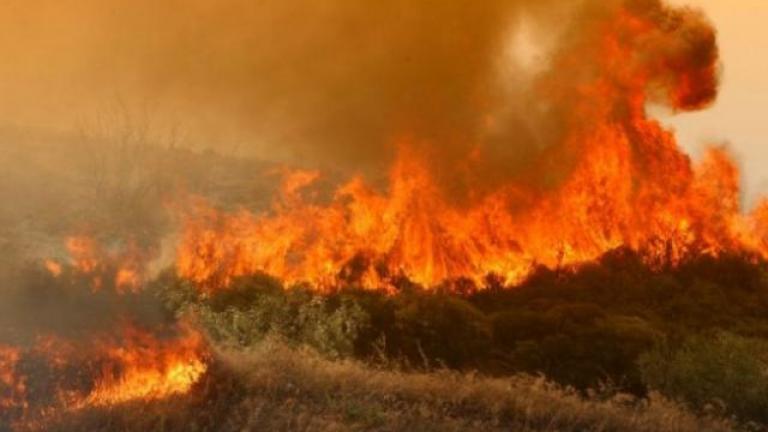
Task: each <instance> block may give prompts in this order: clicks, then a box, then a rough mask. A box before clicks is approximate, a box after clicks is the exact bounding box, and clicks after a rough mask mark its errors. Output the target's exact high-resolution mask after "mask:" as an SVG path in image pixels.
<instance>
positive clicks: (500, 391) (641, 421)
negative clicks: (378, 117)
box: [0, 339, 734, 432]
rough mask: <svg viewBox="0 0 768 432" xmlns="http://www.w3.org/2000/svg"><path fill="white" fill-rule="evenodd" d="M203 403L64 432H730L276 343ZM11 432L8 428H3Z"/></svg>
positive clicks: (134, 412)
mask: <svg viewBox="0 0 768 432" xmlns="http://www.w3.org/2000/svg"><path fill="white" fill-rule="evenodd" d="M219 358H220V364H219V365H218V367H217V370H216V371H214V372H213V373H212V374H211V375H210V376H209V377H208V378H207V379H206V380H205V381H204V382H203V383H201V384H200V386H199V387H198V388H197V389H196V390H195V394H194V395H189V396H187V397H184V398H180V399H176V400H171V401H165V402H162V403H153V404H152V403H151V404H134V405H127V406H121V407H113V408H111V409H108V410H104V409H102V410H91V411H87V412H81V413H78V414H76V415H71V416H67V418H66V419H64V420H62V421H59V422H57V423H56V424H47V425H45V427H44V429H45V430H60V431H75V430H89V431H97V430H103V431H107V430H109V431H120V430H125V431H132V430H141V431H176V430H179V431H182V430H183V431H251V430H253V431H256V430H269V431H281V430H282V431H362V430H365V431H467V430H478V431H502V430H503V431H510V430H514V431H629V432H631V431H648V432H650V431H654V432H656V431H675V432H684V431H730V430H734V426H733V425H732V424H731V423H729V422H728V421H726V420H723V419H717V418H708V417H702V416H698V415H694V414H692V413H691V412H688V411H686V410H685V409H684V408H683V407H681V406H679V405H677V404H675V403H673V402H670V401H668V400H666V399H664V398H662V397H660V396H658V395H652V396H651V397H650V398H649V399H647V400H637V399H634V398H631V397H629V396H623V395H613V396H611V397H601V396H599V395H594V396H591V397H589V398H584V397H581V396H579V395H578V394H576V393H575V392H573V391H570V390H568V389H564V388H562V387H559V386H556V385H554V384H552V383H550V382H547V381H546V380H544V379H542V378H538V377H531V376H516V377H511V378H503V379H502V378H486V377H481V376H476V375H472V374H460V373H457V372H449V371H441V372H433V373H406V372H400V371H393V370H384V369H372V368H371V367H369V366H365V365H363V364H361V363H358V362H355V361H331V360H327V359H324V358H322V357H321V356H319V355H317V354H315V353H314V352H312V351H309V350H305V349H304V350H296V349H293V348H289V347H288V346H286V345H285V344H284V343H282V342H280V341H278V340H275V339H271V340H267V341H266V342H264V343H262V344H260V345H258V346H256V347H254V348H253V349H251V350H250V351H248V352H239V351H235V352H228V351H223V352H221V353H220V356H219ZM0 429H2V428H0Z"/></svg>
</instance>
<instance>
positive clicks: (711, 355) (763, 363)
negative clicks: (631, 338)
mask: <svg viewBox="0 0 768 432" xmlns="http://www.w3.org/2000/svg"><path fill="white" fill-rule="evenodd" d="M639 367H640V371H641V374H642V377H643V380H644V381H645V383H646V384H647V385H648V386H649V387H650V388H653V389H657V390H659V391H660V392H661V393H663V394H665V395H667V396H668V397H671V398H675V399H678V400H681V401H684V402H686V403H688V404H690V405H691V406H692V407H694V408H697V409H700V410H703V409H705V408H707V407H708V406H712V405H714V406H717V405H722V406H723V407H724V408H725V410H726V411H727V412H728V413H730V414H732V415H735V416H736V417H738V418H739V419H741V420H744V421H758V422H762V423H764V424H765V423H766V422H768V343H766V342H765V341H764V340H758V339H751V338H745V337H741V336H736V335H734V334H730V333H725V332H717V333H714V334H711V335H697V336H692V337H689V338H687V339H686V340H685V341H684V342H683V343H682V344H681V346H680V347H679V348H677V349H671V348H669V347H668V346H664V345H662V346H659V347H657V348H656V349H654V350H651V351H649V352H647V353H645V354H643V355H642V356H640V359H639Z"/></svg>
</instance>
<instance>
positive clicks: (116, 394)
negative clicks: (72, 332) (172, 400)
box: [0, 325, 208, 429]
mask: <svg viewBox="0 0 768 432" xmlns="http://www.w3.org/2000/svg"><path fill="white" fill-rule="evenodd" d="M177 333H178V335H177V336H172V337H171V336H169V337H160V336H157V335H156V334H155V332H152V331H149V330H148V329H145V328H141V327H137V326H134V325H126V326H125V327H123V328H122V329H121V330H120V331H118V332H117V333H116V334H111V335H109V334H105V335H101V336H97V337H96V338H95V340H94V341H92V343H90V344H89V345H90V346H88V347H86V346H83V345H82V342H78V341H74V340H67V339H62V338H58V337H53V336H47V337H42V338H40V340H39V341H38V342H37V343H36V344H35V345H34V346H32V347H30V348H24V349H22V348H19V347H0V408H2V410H0V411H3V412H2V413H0V420H5V421H9V422H11V421H12V422H15V423H17V424H20V425H21V424H25V425H38V424H44V423H45V420H46V419H48V418H53V417H55V416H57V415H59V414H64V413H66V412H70V411H72V410H79V409H83V408H87V407H101V406H110V405H117V404H122V403H127V402H133V401H145V402H146V401H152V400H157V399H163V398H167V397H170V396H174V395H181V394H186V393H188V392H189V391H190V390H191V389H192V386H193V385H194V384H195V383H196V382H197V381H198V380H199V379H200V378H201V377H202V375H203V374H204V373H205V372H206V370H207V368H208V363H207V360H208V358H207V354H206V349H205V344H204V342H203V338H202V336H201V335H200V334H199V333H198V332H196V331H194V330H193V329H192V328H190V327H182V328H180V329H178V330H177ZM30 365H32V366H33V367H34V369H29V366H30ZM24 366H26V368H25V367H24ZM33 370H34V371H36V372H34V373H33V372H31V371H33ZM44 371H47V372H44ZM30 383H31V384H32V385H33V386H34V388H35V389H36V392H40V389H44V392H45V394H44V395H42V394H36V395H35V396H34V397H33V396H32V395H28V394H27V393H28V392H27V386H28V384H30ZM43 429H44V428H43Z"/></svg>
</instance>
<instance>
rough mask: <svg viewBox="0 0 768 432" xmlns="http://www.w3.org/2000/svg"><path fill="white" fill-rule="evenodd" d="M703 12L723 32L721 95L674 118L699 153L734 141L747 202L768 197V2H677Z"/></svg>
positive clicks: (689, 145)
mask: <svg viewBox="0 0 768 432" xmlns="http://www.w3.org/2000/svg"><path fill="white" fill-rule="evenodd" d="M671 3H673V4H680V5H693V6H696V7H700V8H702V9H703V10H704V11H705V12H706V14H707V15H708V16H709V18H710V19H711V20H712V21H713V23H714V25H715V27H716V28H717V31H718V43H719V45H720V55H721V58H722V61H723V65H724V67H723V75H722V78H721V80H722V81H721V86H720V95H719V96H718V100H717V102H716V103H715V105H714V106H712V107H711V108H709V109H708V110H705V111H700V112H694V113H684V114H681V115H678V116H676V117H674V118H671V119H668V122H669V123H671V124H673V125H674V126H675V127H676V129H677V131H678V137H679V139H680V142H681V144H682V145H683V146H684V147H685V148H686V149H688V150H689V151H690V152H691V153H692V154H693V155H697V154H698V153H700V151H701V149H702V148H703V145H706V144H709V143H720V142H727V143H729V149H730V150H731V152H732V153H734V156H735V157H736V159H737V161H738V162H739V164H740V165H741V166H742V167H743V168H744V169H743V175H744V181H745V189H746V190H745V192H746V199H747V203H748V204H749V203H752V202H754V200H755V199H756V198H757V197H758V196H759V195H764V194H766V193H768V170H766V167H768V121H766V119H765V109H766V108H765V107H766V106H768V60H766V57H765V56H764V55H763V53H765V52H766V51H768V28H766V22H768V2H766V1H764V0H675V1H673V2H671Z"/></svg>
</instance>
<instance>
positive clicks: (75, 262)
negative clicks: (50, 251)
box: [43, 236, 146, 294]
mask: <svg viewBox="0 0 768 432" xmlns="http://www.w3.org/2000/svg"><path fill="white" fill-rule="evenodd" d="M66 249H67V251H68V252H69V264H70V265H71V267H72V269H73V272H74V274H76V275H80V276H85V277H88V278H90V284H91V289H92V290H93V291H94V292H96V291H99V290H101V289H103V288H105V287H104V285H105V283H107V288H111V289H114V290H115V291H116V292H117V293H120V294H125V293H136V292H139V291H140V290H141V286H142V283H143V282H144V264H145V262H146V260H145V259H143V258H142V254H141V253H139V251H138V250H137V248H135V247H133V246H131V245H128V246H127V247H124V248H120V249H117V250H108V249H105V248H104V247H103V246H102V245H100V244H99V243H98V242H97V241H96V240H94V239H92V238H90V237H88V236H73V237H69V238H68V239H67V240H66ZM43 264H44V266H45V268H46V269H47V270H48V272H49V273H50V274H51V275H52V276H54V277H60V276H61V275H62V273H63V270H64V266H63V265H62V264H61V263H60V262H58V261H55V260H52V259H46V260H45V261H44V262H43Z"/></svg>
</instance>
